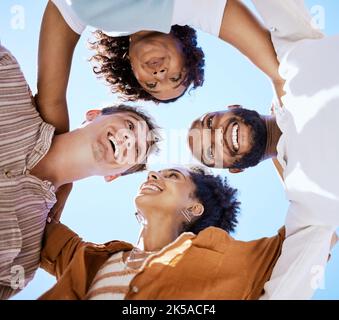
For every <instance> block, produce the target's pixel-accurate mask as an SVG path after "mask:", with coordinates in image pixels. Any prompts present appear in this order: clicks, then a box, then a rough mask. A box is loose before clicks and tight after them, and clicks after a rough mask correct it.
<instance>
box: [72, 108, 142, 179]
mask: <svg viewBox="0 0 339 320" xmlns="http://www.w3.org/2000/svg"><path fill="white" fill-rule="evenodd" d="M98 112H99V111H97V110H93V111H90V112H89V113H88V114H87V117H88V120H90V121H89V122H88V124H87V125H86V126H85V127H84V128H81V129H79V130H83V131H82V136H83V139H86V140H87V141H89V145H90V149H91V154H92V158H93V162H94V164H93V168H92V170H93V171H94V172H93V174H95V175H102V176H108V175H119V174H121V173H123V172H125V171H126V170H128V169H130V168H131V167H133V166H134V165H136V164H138V163H142V162H143V161H144V159H145V158H146V155H147V152H148V148H149V143H148V142H147V138H148V136H149V128H148V126H147V123H146V122H145V121H144V120H143V119H142V118H141V117H139V116H138V115H137V114H134V113H132V112H118V113H114V114H111V115H101V114H100V112H99V113H98ZM86 140H84V141H86Z"/></svg>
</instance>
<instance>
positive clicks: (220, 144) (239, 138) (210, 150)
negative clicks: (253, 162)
mask: <svg viewBox="0 0 339 320" xmlns="http://www.w3.org/2000/svg"><path fill="white" fill-rule="evenodd" d="M237 108H241V106H239V105H233V106H230V107H229V108H228V110H223V111H217V112H211V113H207V114H204V115H203V116H202V117H201V118H199V119H196V120H195V121H194V122H193V123H192V125H191V128H190V131H189V135H188V143H189V147H190V149H191V151H192V153H193V156H194V157H195V158H196V159H198V160H199V161H201V162H203V163H204V164H206V165H208V166H211V167H218V168H220V167H221V168H230V169H229V171H230V172H232V173H237V172H241V171H243V170H242V169H236V168H232V166H233V165H234V163H235V162H237V161H239V160H240V159H241V158H242V157H243V156H245V155H246V154H247V153H249V152H250V151H251V149H252V145H253V130H252V128H251V127H250V126H248V125H246V124H245V123H244V122H243V121H242V120H241V118H240V117H239V116H237V115H236V114H235V113H234V110H235V109H237ZM260 117H261V118H262V120H263V121H264V123H265V126H266V130H267V141H266V149H265V153H264V155H263V158H262V160H264V159H268V158H273V157H275V156H276V153H277V151H276V146H277V143H278V140H279V138H280V136H281V131H280V129H279V128H278V126H277V123H276V120H275V117H274V116H263V115H261V116H260ZM235 125H236V126H237V130H234V129H235V127H234V126H235ZM234 140H235V142H234Z"/></svg>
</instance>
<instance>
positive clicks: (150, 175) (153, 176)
mask: <svg viewBox="0 0 339 320" xmlns="http://www.w3.org/2000/svg"><path fill="white" fill-rule="evenodd" d="M159 179H160V176H159V174H158V173H157V172H155V171H150V172H149V173H148V176H147V180H159Z"/></svg>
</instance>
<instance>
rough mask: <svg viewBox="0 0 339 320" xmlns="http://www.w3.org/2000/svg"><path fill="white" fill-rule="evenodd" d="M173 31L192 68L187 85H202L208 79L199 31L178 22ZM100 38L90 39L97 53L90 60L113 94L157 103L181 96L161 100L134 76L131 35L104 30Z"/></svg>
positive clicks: (189, 70)
mask: <svg viewBox="0 0 339 320" xmlns="http://www.w3.org/2000/svg"><path fill="white" fill-rule="evenodd" d="M170 34H171V35H173V36H174V37H175V38H176V39H178V40H179V42H180V43H181V47H182V50H183V54H184V57H185V67H186V69H187V70H188V72H187V77H186V79H185V81H184V82H183V84H184V85H185V86H187V87H189V85H190V84H192V85H193V86H192V88H193V89H195V88H197V87H199V86H202V84H203V82H204V65H205V59H204V53H203V51H202V49H201V48H200V47H198V46H197V34H196V31H195V30H194V29H193V28H191V27H189V26H179V25H174V26H172V28H171V31H170ZM94 35H95V37H96V41H94V42H90V48H91V49H93V50H95V51H96V54H95V55H94V56H93V57H92V58H91V59H90V60H91V61H93V62H94V63H95V64H96V65H95V66H94V67H93V71H94V73H95V74H96V75H98V76H99V77H101V78H104V79H105V80H106V82H107V83H108V84H109V85H110V88H111V91H112V92H113V93H118V94H119V95H120V96H121V98H122V99H123V100H124V101H136V100H144V101H154V102H155V103H159V102H162V103H169V102H174V101H176V100H177V99H178V98H179V97H177V98H174V99H169V100H158V99H156V98H155V97H153V96H152V95H151V94H149V93H148V92H147V91H145V89H144V88H142V87H141V85H140V84H139V82H138V81H137V79H136V78H135V76H134V73H133V70H132V67H131V63H130V60H129V59H128V52H129V44H130V41H129V37H128V36H122V37H110V36H108V35H106V34H105V33H103V32H102V31H100V30H97V31H95V32H94Z"/></svg>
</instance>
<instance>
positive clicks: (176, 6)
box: [52, 0, 227, 37]
mask: <svg viewBox="0 0 339 320" xmlns="http://www.w3.org/2000/svg"><path fill="white" fill-rule="evenodd" d="M157 1H160V0H157ZM52 2H53V3H54V4H55V5H56V7H57V8H58V10H59V11H60V13H61V15H62V16H63V18H64V20H65V21H66V23H67V24H68V25H69V26H70V28H71V29H72V30H73V31H74V32H75V33H78V34H81V33H82V32H83V31H84V30H85V28H86V27H87V25H89V26H92V27H95V28H98V29H101V30H103V31H104V32H105V33H106V34H107V35H109V36H113V37H118V36H124V35H129V34H131V33H134V32H136V31H141V30H149V29H148V28H147V27H146V26H147V21H146V20H147V18H146V19H143V18H141V17H142V15H141V14H140V12H138V13H137V14H138V21H137V23H135V21H134V26H132V27H131V29H129V30H121V27H120V26H119V23H118V22H117V21H116V20H117V17H118V16H120V15H122V14H123V15H125V16H127V15H128V14H129V10H130V12H131V13H130V16H133V17H134V18H135V16H134V15H133V13H132V12H134V11H132V10H134V9H133V8H130V7H128V6H127V5H125V8H124V9H125V10H123V11H120V10H114V9H115V8H116V6H118V5H119V1H116V2H117V3H118V4H117V5H115V4H114V3H111V10H106V11H105V10H101V9H100V6H103V5H104V4H105V5H109V4H107V3H104V2H100V1H96V2H95V3H94V2H92V3H89V4H88V6H89V5H95V9H96V11H97V12H98V13H100V15H99V14H97V15H93V16H91V18H92V21H95V23H94V24H93V22H92V23H91V22H90V21H87V19H86V20H82V19H81V18H80V17H79V15H78V14H77V12H76V10H75V9H76V8H74V6H72V5H71V4H72V2H71V1H70V0H52ZM105 2H106V1H105ZM163 2H164V1H163ZM169 2H170V1H169V0H167V1H166V3H165V2H164V6H165V5H166V7H164V8H161V5H159V8H157V9H154V10H162V12H161V14H160V13H159V14H158V15H159V25H158V24H157V23H156V21H155V23H154V24H149V26H150V28H151V30H154V31H160V32H166V33H169V32H170V29H171V26H172V25H175V24H178V25H189V26H191V27H193V28H196V29H199V30H201V31H205V32H207V33H209V34H211V35H214V36H218V35H219V31H220V27H221V23H222V18H223V14H224V10H225V7H226V3H227V0H213V1H210V0H184V1H183V0H173V1H172V2H173V5H172V6H171V5H170V3H169ZM78 3H79V5H82V9H83V11H85V9H86V8H85V6H86V3H84V2H83V1H82V2H81V1H78ZM131 3H132V2H131ZM159 3H160V2H159ZM74 4H75V3H74ZM139 4H140V2H139ZM146 5H147V6H146ZM150 5H151V2H150V1H144V7H145V8H144V10H145V11H147V10H148V9H147V8H148V6H150ZM89 10H90V8H89ZM167 15H169V17H167ZM153 16H156V14H155V13H153V12H152V17H153ZM167 18H168V19H167ZM119 19H121V17H119ZM124 20H126V21H127V24H128V20H127V18H126V19H124ZM155 20H156V19H155ZM163 20H165V22H164V21H163ZM167 20H168V21H169V23H168V24H167ZM107 21H113V22H112V23H111V25H115V27H111V28H108V27H107ZM129 21H131V20H129ZM138 26H139V27H138ZM105 27H106V28H105ZM112 28H114V30H112ZM117 29H118V30H117Z"/></svg>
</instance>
